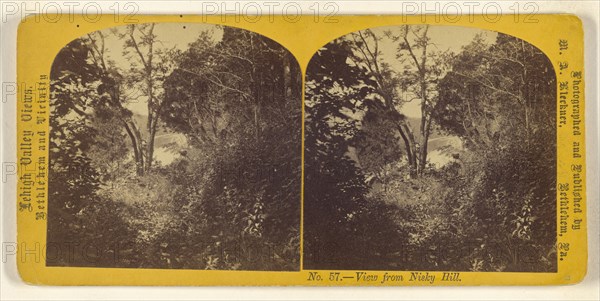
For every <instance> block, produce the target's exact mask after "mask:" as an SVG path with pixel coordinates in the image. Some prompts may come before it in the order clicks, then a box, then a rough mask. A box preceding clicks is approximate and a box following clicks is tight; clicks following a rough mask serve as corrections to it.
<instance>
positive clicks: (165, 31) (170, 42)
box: [102, 23, 223, 116]
mask: <svg viewBox="0 0 600 301" xmlns="http://www.w3.org/2000/svg"><path fill="white" fill-rule="evenodd" d="M125 29H126V28H125V27H123V26H121V27H119V28H117V30H118V31H119V32H124V31H125ZM204 31H210V32H212V33H213V37H214V40H215V42H217V41H220V40H221V38H222V37H223V30H222V29H221V28H219V27H218V26H216V25H212V24H202V23H157V24H156V25H155V27H154V34H155V35H156V36H157V40H158V41H160V43H158V44H156V45H155V46H154V47H155V49H156V50H160V49H165V50H166V49H172V48H175V49H178V50H185V49H187V46H188V45H189V44H190V43H192V42H194V41H195V40H196V39H197V38H198V36H199V35H200V33H202V32H204ZM102 33H103V34H104V36H105V46H106V49H107V54H106V56H107V58H108V59H109V60H112V61H114V63H115V65H116V67H118V68H120V69H122V70H128V69H129V68H130V66H131V60H130V59H128V58H127V57H125V56H124V55H123V45H124V40H122V39H119V37H118V36H117V35H115V34H114V33H112V32H111V29H110V28H108V29H104V30H102ZM135 59H136V62H139V61H138V60H137V57H135ZM126 106H127V108H128V109H130V110H131V111H133V112H134V113H136V114H140V115H144V116H145V115H147V112H146V111H147V107H146V103H145V99H144V98H142V97H140V98H139V99H137V100H136V101H132V102H130V103H127V105H126Z"/></svg>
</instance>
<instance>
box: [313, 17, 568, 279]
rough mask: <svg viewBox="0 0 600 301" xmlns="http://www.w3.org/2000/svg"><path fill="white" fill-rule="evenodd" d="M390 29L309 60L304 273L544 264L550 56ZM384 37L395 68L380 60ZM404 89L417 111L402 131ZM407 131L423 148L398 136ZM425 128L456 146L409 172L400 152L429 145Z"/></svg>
mask: <svg viewBox="0 0 600 301" xmlns="http://www.w3.org/2000/svg"><path fill="white" fill-rule="evenodd" d="M398 32H400V35H399V36H394V35H393V34H391V33H386V34H385V35H377V34H376V33H374V32H372V31H369V30H366V31H363V32H359V33H353V34H350V35H348V36H345V37H342V38H340V39H337V40H335V41H333V42H331V43H329V44H327V45H326V46H324V47H323V48H321V49H320V50H319V52H318V53H317V54H316V55H315V56H314V57H313V59H312V60H311V62H310V64H309V67H308V70H307V84H306V106H305V110H306V120H305V129H306V138H305V139H306V140H305V200H304V206H305V221H304V227H305V228H304V229H305V230H304V242H305V252H306V254H305V263H304V267H305V268H317V269H320V268H326V269H405V270H464V271H467V270H470V271H555V270H556V250H555V241H556V224H555V221H556V204H555V201H556V196H555V195H556V191H555V186H556V177H555V174H556V151H555V149H556V147H555V146H556V139H555V137H556V128H555V119H556V116H555V112H556V108H555V89H556V88H555V86H556V82H555V74H554V70H553V68H552V64H551V62H550V61H549V60H548V59H547V57H546V56H545V55H544V54H543V53H542V52H540V51H539V50H538V49H537V48H535V47H534V46H532V45H530V44H528V43H526V42H524V41H522V40H519V39H517V38H514V37H511V36H507V35H503V34H498V36H497V39H496V41H495V42H494V43H492V44H491V45H490V44H487V43H485V42H484V41H483V39H482V38H481V37H480V36H477V37H475V39H474V40H473V41H472V42H471V43H470V44H468V45H466V46H464V47H462V49H461V50H460V51H459V52H458V53H449V52H445V53H439V52H438V53H434V52H430V53H428V52H427V50H425V48H426V46H427V45H428V43H430V40H429V39H428V38H427V28H423V27H420V28H416V29H414V28H410V26H405V27H402V28H401V29H399V31H398ZM407 35H408V36H407ZM410 37H414V38H413V40H411V38H410ZM367 38H370V41H367ZM384 38H387V39H392V40H393V41H394V42H397V43H398V50H397V51H398V54H397V59H398V60H399V61H400V63H399V64H400V65H401V66H404V69H402V70H399V71H398V70H396V71H395V70H392V68H391V67H390V66H387V65H386V64H385V63H384V61H383V60H382V59H381V58H380V57H381V56H382V54H381V50H378V47H377V43H378V41H381V39H384ZM411 45H412V46H411ZM411 47H412V49H410V50H415V49H419V50H421V53H423V55H424V56H422V57H420V59H416V58H417V57H416V55H414V53H415V51H410V53H409V54H407V52H409V51H407V50H409V48H411ZM365 53H367V54H369V55H364V54H365ZM414 62H416V63H417V64H415V63H414ZM419 62H422V63H419ZM428 62H429V63H428ZM415 66H417V67H418V68H416V67H415ZM415 70H416V71H417V73H416V74H415ZM403 83H404V84H403ZM419 83H420V84H422V85H420V86H419V85H418V84H419ZM420 87H421V88H422V89H421V88H420ZM407 94H408V95H413V96H414V98H415V99H417V100H418V101H420V103H421V108H422V114H421V119H420V120H418V121H417V122H414V123H416V124H412V125H411V124H410V120H409V118H408V117H406V116H404V115H403V114H401V113H400V112H401V108H402V105H403V99H401V96H400V95H407ZM403 125H408V126H403ZM408 133H411V134H412V133H415V134H414V139H412V141H417V139H421V140H420V141H423V144H421V145H420V146H417V147H414V146H413V144H410V143H404V142H411V141H409V140H410V139H406V137H405V136H404V135H405V134H408ZM419 134H420V136H419ZM429 135H437V136H438V137H442V138H444V137H445V138H447V139H450V138H453V139H459V140H460V142H461V145H462V147H460V148H458V149H454V151H453V153H451V154H448V156H449V157H450V158H451V160H449V162H448V163H447V164H444V165H443V166H435V165H433V164H430V163H429V161H427V156H420V157H418V159H419V158H420V159H422V158H425V159H426V160H425V162H422V163H419V162H418V161H417V164H416V166H417V168H416V171H417V172H415V167H414V166H415V165H414V159H411V158H410V153H411V152H413V153H414V154H422V153H423V152H428V151H427V146H428V144H429V147H430V149H431V148H432V147H431V146H432V143H431V141H429ZM411 143H412V142H411ZM423 149H425V150H424V151H423ZM415 150H416V152H415ZM440 151H443V149H441V150H440Z"/></svg>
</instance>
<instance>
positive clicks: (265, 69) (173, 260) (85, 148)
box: [48, 24, 302, 270]
mask: <svg viewBox="0 0 600 301" xmlns="http://www.w3.org/2000/svg"><path fill="white" fill-rule="evenodd" d="M157 26H158V25H157ZM221 30H222V33H223V34H222V38H221V39H219V40H218V41H215V40H214V39H211V36H212V35H211V34H209V33H208V32H207V33H203V34H201V35H200V36H199V37H198V39H197V40H196V41H195V42H193V43H192V44H190V45H189V46H188V48H187V49H185V50H183V51H177V50H174V49H171V50H165V49H160V47H159V46H160V41H159V38H158V36H157V35H156V34H154V33H153V32H154V25H153V24H145V25H135V26H128V27H127V28H125V29H123V30H120V31H119V30H116V31H115V32H113V33H107V32H96V33H93V34H90V35H88V36H87V37H84V38H81V39H77V40H75V41H73V42H71V43H70V44H69V45H67V46H66V47H65V48H63V49H62V51H61V52H60V53H59V54H58V56H57V58H56V60H55V63H54V65H53V68H52V80H53V82H52V91H53V94H52V113H51V114H52V116H51V117H52V118H51V150H50V164H51V165H50V184H49V190H50V197H49V215H48V218H49V220H48V242H49V244H51V245H53V246H55V247H52V248H49V249H48V264H49V265H67V266H105V267H146V268H193V269H241V270H295V269H298V268H299V243H300V237H299V233H300V188H301V187H300V179H301V177H300V170H301V169H300V164H301V162H300V159H301V158H300V154H301V122H302V121H301V101H300V95H301V89H300V85H301V76H300V71H299V67H298V65H297V63H296V62H295V60H294V58H293V57H292V56H291V54H290V53H289V52H287V50H285V49H284V48H283V47H281V46H280V45H279V44H277V43H275V42H273V41H272V40H269V39H267V38H265V37H263V36H261V35H259V34H256V33H252V32H248V31H244V30H240V29H234V28H229V27H225V28H222V29H221ZM107 34H115V35H118V36H119V38H120V39H122V40H123V41H124V42H123V49H122V51H123V52H124V53H125V54H126V55H127V58H128V59H129V60H131V68H130V69H129V70H123V69H122V68H118V67H117V66H116V65H115V64H113V63H112V62H111V61H110V60H108V59H107V58H106V55H105V50H104V49H105V43H104V38H105V36H106V35H107ZM113 51H121V49H113ZM132 90H135V91H141V92H140V93H141V96H139V95H137V96H135V97H137V98H135V99H133V97H134V96H132V94H134V93H131V91H132ZM132 100H138V101H143V102H145V104H147V110H146V112H145V114H144V115H140V114H139V113H138V112H135V111H132V110H131V109H130V108H129V107H128V105H127V103H128V102H131V101H132ZM164 137H175V139H171V140H172V141H166V142H165V141H162V140H161V139H163V140H164ZM178 137H183V138H182V139H179V138H178ZM180 140H183V142H182V141H180ZM158 145H160V146H161V147H162V148H163V149H167V150H168V151H170V152H171V153H174V154H176V155H174V156H175V157H176V158H175V160H173V161H172V162H169V163H168V164H166V163H163V162H160V160H159V159H157V157H156V155H155V154H156V152H155V150H156V148H157V146H158ZM69 246H71V247H72V250H73V251H74V252H71V253H72V254H71V255H70V254H69V253H66V252H64V250H65V248H68V247H69ZM73 246H74V248H73Z"/></svg>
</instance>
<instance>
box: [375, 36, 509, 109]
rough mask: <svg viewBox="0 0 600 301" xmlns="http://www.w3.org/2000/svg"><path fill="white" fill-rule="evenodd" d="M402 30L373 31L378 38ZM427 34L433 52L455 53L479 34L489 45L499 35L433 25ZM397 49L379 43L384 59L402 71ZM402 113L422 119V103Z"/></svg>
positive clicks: (384, 41) (409, 105) (411, 104)
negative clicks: (387, 32)
mask: <svg viewBox="0 0 600 301" xmlns="http://www.w3.org/2000/svg"><path fill="white" fill-rule="evenodd" d="M400 29H401V27H400V26H386V27H378V28H374V29H372V31H373V32H374V33H375V34H376V35H377V36H384V32H385V31H391V32H392V34H394V35H399V34H400V32H399V30H400ZM427 34H428V36H429V38H430V42H431V43H432V44H433V46H432V48H431V50H433V51H441V52H444V51H447V50H449V51H451V52H455V53H457V52H459V51H460V50H461V48H462V47H463V46H465V45H468V44H469V43H471V41H472V40H473V38H474V37H475V36H476V35H477V34H482V35H483V38H484V41H485V42H487V43H489V44H492V43H493V42H494V41H496V36H497V35H498V34H497V33H496V32H494V31H488V30H482V29H479V28H471V27H459V26H439V25H438V26H436V25H431V26H430V27H429V31H428V32H427ZM397 47H398V44H397V42H393V41H392V40H391V39H388V38H384V39H382V40H381V41H380V42H379V49H380V50H381V55H382V59H383V60H384V61H385V62H386V63H388V64H390V66H391V67H392V69H394V70H395V71H400V70H401V68H402V66H401V65H400V64H399V63H398V60H397V59H396V52H397ZM400 111H401V112H402V113H403V114H405V115H407V116H409V117H415V118H420V117H421V109H420V103H419V101H417V100H413V101H412V102H409V103H407V104H405V105H404V106H403V108H402V109H401V110H400Z"/></svg>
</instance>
